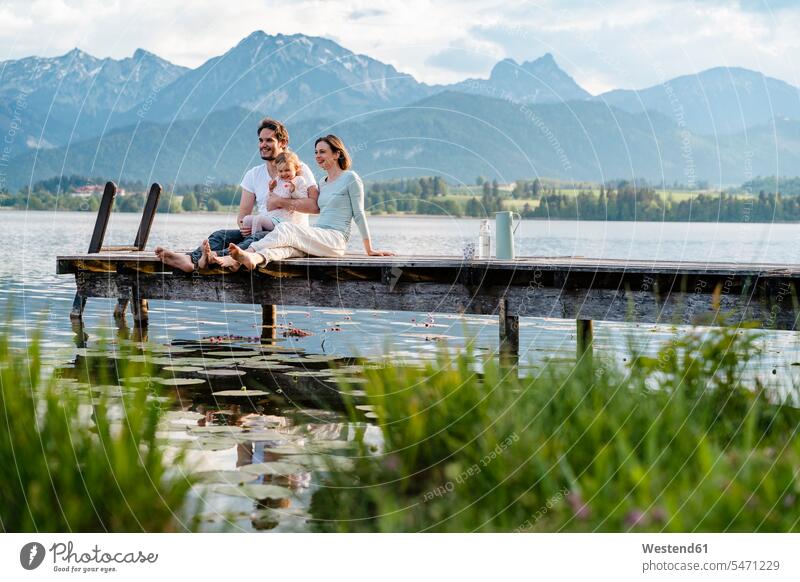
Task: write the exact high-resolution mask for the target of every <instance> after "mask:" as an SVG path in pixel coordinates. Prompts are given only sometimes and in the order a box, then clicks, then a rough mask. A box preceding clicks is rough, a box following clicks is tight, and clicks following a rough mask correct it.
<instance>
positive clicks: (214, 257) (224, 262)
mask: <svg viewBox="0 0 800 582" xmlns="http://www.w3.org/2000/svg"><path fill="white" fill-rule="evenodd" d="M209 260H210V261H211V264H213V265H218V266H220V267H225V268H226V269H230V270H231V271H238V270H239V267H241V265H240V264H239V263H238V262H237V261H236V260H235V259H234V258H233V257H230V256H227V255H226V256H224V257H220V256H219V255H218V254H217V253H212V254H211V256H210V257H209Z"/></svg>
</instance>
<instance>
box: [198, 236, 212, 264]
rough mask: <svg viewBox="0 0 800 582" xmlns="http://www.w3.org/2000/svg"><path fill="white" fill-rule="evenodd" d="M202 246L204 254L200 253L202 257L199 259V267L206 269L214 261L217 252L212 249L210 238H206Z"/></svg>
mask: <svg viewBox="0 0 800 582" xmlns="http://www.w3.org/2000/svg"><path fill="white" fill-rule="evenodd" d="M200 247H201V248H202V249H203V254H202V255H200V258H199V259H198V260H197V267H198V268H200V269H205V268H207V267H208V266H209V265H210V264H212V263H213V262H214V261H213V260H212V258H213V257H215V256H216V253H215V252H214V251H212V250H211V245H210V244H208V239H206V240H204V241H203V242H202V243H201V245H200Z"/></svg>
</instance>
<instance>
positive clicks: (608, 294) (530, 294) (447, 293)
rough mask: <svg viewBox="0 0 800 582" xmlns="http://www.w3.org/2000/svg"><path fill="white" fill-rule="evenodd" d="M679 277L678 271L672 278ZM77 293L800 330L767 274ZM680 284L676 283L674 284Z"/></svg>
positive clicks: (234, 283) (785, 289)
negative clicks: (733, 285)
mask: <svg viewBox="0 0 800 582" xmlns="http://www.w3.org/2000/svg"><path fill="white" fill-rule="evenodd" d="M674 279H675V278H673V280H674ZM76 280H77V283H78V289H79V292H80V293H81V294H83V295H85V296H87V297H117V298H119V297H122V298H126V297H127V298H134V296H135V295H134V290H135V289H138V290H137V291H136V293H138V294H139V296H140V297H141V298H149V299H164V300H171V301H176V300H177V301H182V300H185V301H211V302H227V303H242V304H257V305H303V306H309V307H336V308H348V309H378V310H395V311H418V312H419V311H421V312H444V313H476V314H485V315H489V314H496V313H498V309H499V305H500V300H501V299H503V298H505V300H506V302H507V303H506V310H507V313H509V314H511V315H513V316H517V317H518V316H530V317H552V318H565V319H592V320H602V321H617V322H648V323H665V324H675V325H679V324H708V325H721V324H727V325H739V324H741V323H744V322H748V321H758V322H760V323H761V325H762V326H763V327H767V328H774V329H796V325H797V321H796V320H797V316H798V313H800V310H798V306H797V301H796V289H797V286H796V284H795V283H781V287H779V288H778V290H777V291H776V290H775V286H774V284H772V283H771V282H770V281H769V280H764V279H758V280H754V281H752V282H751V284H750V287H746V286H744V284H743V283H742V282H740V283H741V284H740V287H739V290H738V291H736V292H728V293H724V294H723V293H721V292H716V288H715V287H714V286H711V285H706V286H705V287H698V288H693V287H689V288H686V287H685V286H683V287H682V286H681V285H680V284H675V285H673V286H672V287H662V288H661V290H655V289H652V288H651V289H648V290H641V289H638V290H637V291H631V290H630V289H626V288H624V287H623V288H611V289H563V288H559V287H547V286H544V285H543V286H541V287H533V288H532V287H530V286H511V285H508V284H507V281H505V280H504V279H502V278H500V279H495V280H488V279H487V280H486V281H483V282H481V284H478V285H474V286H473V285H467V284H464V283H461V282H458V281H453V282H450V283H429V282H422V283H420V282H407V281H404V280H403V279H402V278H401V279H400V280H399V281H397V282H395V283H394V285H393V286H392V287H391V290H390V286H389V285H387V284H386V283H384V282H383V281H363V280H353V281H348V280H336V279H331V278H311V279H308V278H290V279H278V280H276V279H272V278H270V277H268V276H265V275H261V274H254V275H252V276H250V275H249V274H239V273H237V274H229V275H228V276H226V277H192V276H191V275H166V276H162V275H158V274H156V275H145V274H141V273H118V274H116V275H115V276H114V277H109V276H108V275H107V274H104V273H95V272H89V271H84V272H80V273H78V274H77V275H76ZM673 289H674V290H673Z"/></svg>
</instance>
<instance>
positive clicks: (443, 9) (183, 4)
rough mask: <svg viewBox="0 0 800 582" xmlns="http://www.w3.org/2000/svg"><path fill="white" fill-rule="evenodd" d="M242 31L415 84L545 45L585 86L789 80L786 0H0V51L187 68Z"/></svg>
mask: <svg viewBox="0 0 800 582" xmlns="http://www.w3.org/2000/svg"><path fill="white" fill-rule="evenodd" d="M256 29H261V30H264V31H266V32H268V33H273V34H274V33H278V32H282V33H285V34H292V33H305V34H309V35H317V36H326V37H329V38H332V39H333V40H336V41H337V42H339V43H340V44H342V45H343V46H345V47H346V48H348V49H350V50H353V51H355V52H359V53H365V54H368V55H370V56H372V57H375V58H377V59H380V60H382V61H384V62H388V63H391V64H392V65H394V66H395V67H397V68H398V69H400V70H401V71H404V72H408V73H411V74H413V75H414V76H415V77H417V78H418V79H420V80H422V81H426V82H429V83H447V82H453V81H458V80H461V79H464V78H466V77H470V76H486V75H488V73H489V71H490V69H491V67H492V65H493V64H494V63H496V62H497V61H498V60H500V59H503V58H507V57H510V58H514V59H516V60H518V61H523V60H533V59H535V58H537V57H539V56H541V55H542V54H544V53H545V52H550V53H552V54H553V55H554V56H555V58H556V60H557V61H558V63H559V64H560V65H561V67H562V68H564V69H565V70H566V71H567V72H569V73H570V74H571V75H572V76H573V77H575V79H576V80H577V81H578V83H579V84H581V85H582V86H583V87H585V88H586V89H588V90H589V91H590V92H592V93H599V92H602V91H605V90H608V89H612V88H617V87H621V88H643V87H646V86H650V85H653V84H656V83H659V82H662V81H664V80H667V79H669V78H672V77H675V76H678V75H681V74H689V73H694V72H698V71H701V70H704V69H707V68H710V67H714V66H742V67H746V68H750V69H756V70H759V71H762V72H764V73H766V74H768V75H771V76H774V77H778V78H780V79H783V80H785V81H787V82H789V83H792V84H794V85H800V69H799V68H798V66H797V65H796V64H795V63H796V60H797V59H796V56H797V55H798V54H800V35H798V34H797V30H800V2H798V1H797V0H730V1H727V2H726V1H722V0H648V1H647V2H642V1H641V0H639V1H636V0H614V1H612V0H608V1H605V2H594V1H577V0H561V1H555V0H533V1H530V0H405V1H399V0H398V1H395V0H392V1H384V0H353V1H350V0H291V1H288V2H287V1H286V0H283V1H279V2H276V1H273V0H259V1H247V0H239V1H237V2H220V1H219V0H213V1H212V0H192V1H190V2H187V1H186V0H181V1H177V0H158V1H155V0H141V1H131V0H129V1H124V0H102V1H101V0H25V1H23V0H0V60H5V59H9V58H20V57H23V56H28V55H31V54H36V55H41V56H53V55H58V54H63V53H65V52H67V51H68V50H70V49H71V48H73V47H75V46H77V47H79V48H81V49H82V50H85V51H87V52H89V53H91V54H93V55H95V56H100V57H105V56H111V57H115V58H121V57H124V56H129V55H131V54H132V53H133V51H134V50H135V49H136V48H139V47H141V48H145V49H147V50H150V51H152V52H154V53H157V54H159V55H160V56H162V57H164V58H167V59H169V60H171V61H173V62H175V63H178V64H182V65H186V66H197V65H199V64H201V63H202V62H204V61H205V60H206V59H208V58H211V57H213V56H216V55H218V54H221V53H223V52H224V51H226V50H227V49H229V48H230V47H231V46H233V45H235V44H236V43H237V42H238V41H239V40H240V39H241V38H243V37H244V36H246V35H247V34H249V33H250V32H252V31H253V30H256Z"/></svg>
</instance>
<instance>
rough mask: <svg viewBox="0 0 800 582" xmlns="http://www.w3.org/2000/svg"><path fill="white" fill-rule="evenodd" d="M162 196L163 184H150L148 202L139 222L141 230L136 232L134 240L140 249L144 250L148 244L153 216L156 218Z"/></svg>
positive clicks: (134, 244) (134, 243)
mask: <svg viewBox="0 0 800 582" xmlns="http://www.w3.org/2000/svg"><path fill="white" fill-rule="evenodd" d="M160 197H161V185H160V184H158V183H153V185H152V186H150V193H149V194H148V195H147V202H145V204H144V210H143V211H142V220H141V222H139V230H138V232H137V233H136V239H135V240H134V241H133V246H135V247H136V248H137V249H138V250H140V251H143V250H144V247H146V246H147V239H148V238H150V228H151V227H152V226H153V218H155V215H156V210H158V199H159V198H160Z"/></svg>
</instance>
